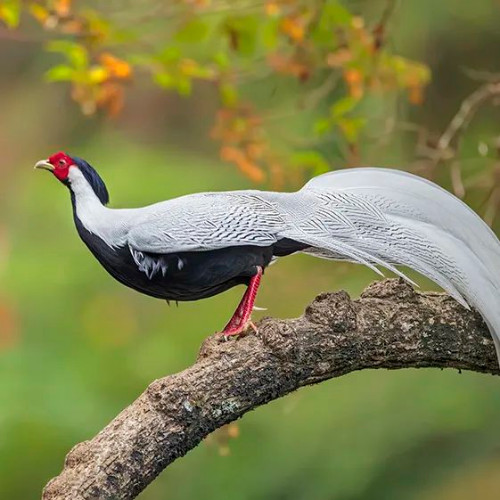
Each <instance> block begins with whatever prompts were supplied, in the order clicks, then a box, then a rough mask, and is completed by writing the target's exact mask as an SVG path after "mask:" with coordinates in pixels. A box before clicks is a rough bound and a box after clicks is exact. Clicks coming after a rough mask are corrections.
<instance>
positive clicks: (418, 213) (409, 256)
mask: <svg viewBox="0 0 500 500" xmlns="http://www.w3.org/2000/svg"><path fill="white" fill-rule="evenodd" d="M283 210H284V211H285V212H287V213H288V215H289V216H290V220H292V221H293V224H292V225H291V227H290V228H287V229H286V230H285V231H284V232H283V234H282V235H281V236H283V237H288V238H291V239H294V240H296V241H300V242H301V243H304V244H307V245H310V247H311V248H310V249H307V250H306V252H308V253H312V254H316V255H318V256H321V257H327V258H336V259H346V260H352V261H355V262H359V263H362V264H365V265H368V266H369V267H371V268H372V269H373V268H375V266H376V265H380V266H383V267H385V268H388V269H390V270H392V271H394V272H396V274H399V275H400V276H403V277H405V278H406V276H404V274H403V273H401V272H400V271H399V270H398V269H397V268H396V267H395V266H397V265H404V266H408V267H410V268H412V269H414V270H416V271H418V272H419V273H421V274H423V275H425V276H427V277H428V278H430V279H431V280H433V281H434V282H435V283H437V284H438V285H439V286H441V287H442V288H443V289H444V290H446V291H447V292H448V293H449V294H450V295H451V296H453V297H454V298H455V299H456V300H457V301H458V302H459V303H461V304H462V305H463V306H465V307H468V306H469V305H470V306H473V307H475V308H476V309H477V310H478V311H479V312H480V313H481V314H482V316H483V318H484V319H485V321H486V323H487V324H488V326H489V328H490V330H491V333H492V335H493V339H494V341H495V346H496V348H497V352H498V353H500V275H499V273H497V269H499V268H500V241H499V240H498V238H497V237H496V236H495V234H494V233H493V232H492V231H491V229H490V228H489V227H488V226H487V225H486V224H485V223H484V221H482V220H481V218H480V217H479V216H478V215H477V214H476V213H475V212H474V211H473V210H471V209H470V208H469V207H468V206H467V205H466V204H465V203H463V202H462V201H461V200H459V199H458V198H456V197H455V196H453V195H452V194H450V193H448V192H447V191H445V190H444V189H442V188H440V187H439V186H437V185H436V184H433V183H431V182H429V181H427V180H425V179H422V178H420V177H417V176H414V175H412V174H408V173H406V172H401V171H397V170H389V169H379V168H357V169H348V170H343V171H339V172H332V173H329V174H325V175H322V176H319V177H316V178H314V179H312V180H311V181H310V182H308V183H307V184H306V185H305V186H304V187H303V188H302V189H301V190H300V191H298V192H297V193H295V195H294V202H293V203H288V202H286V200H285V201H284V204H283Z"/></svg>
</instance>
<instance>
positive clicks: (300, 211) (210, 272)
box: [35, 152, 500, 354]
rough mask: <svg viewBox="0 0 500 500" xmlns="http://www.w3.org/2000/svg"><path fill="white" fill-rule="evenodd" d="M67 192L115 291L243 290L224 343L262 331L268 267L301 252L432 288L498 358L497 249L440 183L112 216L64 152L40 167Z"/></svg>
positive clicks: (200, 294) (360, 173) (187, 200)
mask: <svg viewBox="0 0 500 500" xmlns="http://www.w3.org/2000/svg"><path fill="white" fill-rule="evenodd" d="M35 168H36V169H45V170H48V171H50V172H51V173H52V174H53V175H54V176H55V177H56V178H57V179H58V180H59V181H60V182H61V183H62V184H64V185H65V186H66V187H67V188H68V189H69V191H70V196H71V204H72V209H73V218H74V222H75V225H76V229H77V232H78V234H79V235H80V237H81V239H82V240H83V242H84V243H85V244H86V246H87V247H88V248H89V250H90V251H91V252H92V254H93V255H94V256H95V257H96V259H97V260H98V261H99V262H100V264H101V265H102V266H103V267H104V268H105V269H106V271H107V272H108V273H109V274H111V276H113V277H114V278H115V279H116V280H118V281H119V282H121V283H122V284H124V285H126V286H128V287H130V288H132V289H134V290H137V291H139V292H141V293H143V294H146V295H149V296H152V297H156V298H160V299H164V300H167V301H170V300H173V301H194V300H199V299H203V298H206V297H211V296H214V295H217V294H219V293H222V292H224V291H226V290H228V289H230V288H232V287H234V286H237V285H244V286H246V290H245V292H244V294H243V297H242V299H241V301H240V303H239V304H238V306H237V308H236V310H235V312H234V314H233V316H232V317H231V319H230V320H229V322H228V323H227V325H226V326H225V328H224V329H223V330H222V332H220V333H221V334H222V335H223V337H224V338H229V337H231V336H233V335H239V334H241V333H243V332H244V331H246V330H247V329H248V328H249V327H251V326H254V325H253V323H252V321H251V314H252V310H253V308H254V302H255V298H256V295H257V291H258V289H259V285H260V283H261V278H262V276H263V274H264V271H265V270H266V268H267V267H268V266H269V265H270V264H271V263H273V262H274V261H276V260H277V259H279V258H282V257H286V256H288V255H292V254H296V253H305V254H309V255H312V256H314V257H319V258H324V259H330V260H343V261H349V262H355V263H358V264H363V265H365V266H367V267H369V268H370V269H372V270H374V271H375V272H377V273H378V274H382V272H381V271H380V269H379V268H385V269H388V270H390V271H392V272H393V273H395V274H396V275H398V276H400V277H401V278H403V279H405V280H407V281H409V282H410V283H412V284H415V283H414V282H413V281H412V280H410V279H409V278H408V276H407V275H406V274H405V273H404V272H403V271H402V270H401V269H400V266H405V267H407V268H410V269H413V270H415V271H417V272H418V273H420V274H421V275H424V276H426V277H428V278H430V279H431V280H432V281H433V282H435V283H436V284H437V285H439V286H440V287H441V288H442V289H444V290H445V291H446V292H447V293H448V294H449V295H451V296H452V297H453V298H454V299H455V300H456V301H457V302H458V303H459V304H461V305H462V306H463V307H465V308H467V309H469V308H475V309H476V310H477V311H479V313H480V314H481V315H482V317H483V319H484V321H485V322H486V324H487V326H488V328H489V330H490V332H491V335H492V338H493V341H494V344H495V347H496V349H497V354H500V293H499V292H500V275H499V272H498V270H499V269H500V241H499V240H498V238H497V236H496V235H495V233H494V232H493V231H492V230H491V229H490V227H489V226H488V225H487V224H486V223H485V222H484V221H483V220H482V219H481V218H480V217H479V215H477V214H476V213H475V212H474V211H473V210H472V209H471V208H469V207H468V205H466V204H465V203H464V202H463V201H462V200H460V199H458V198H457V197H455V196H454V195H453V194H451V193H450V192H448V191H446V190H445V189H443V188H441V187H440V186H438V185H437V184H434V183H433V182H431V181H429V180H427V179H424V178H421V177H419V176H416V175H413V174H410V173H408V172H405V171H402V170H396V169H389V168H379V167H359V168H347V169H341V170H336V171H332V172H328V173H325V174H322V175H319V176H317V177H314V178H312V179H311V180H309V181H308V182H307V183H306V184H305V185H304V186H303V187H302V188H301V189H299V190H298V191H295V192H274V191H259V190H239V191H224V192H204V193H195V194H189V195H185V196H181V197H178V198H173V199H169V200H166V201H161V202H158V203H154V204H151V205H148V206H145V207H141V208H110V207H108V206H107V205H108V202H109V195H108V190H107V188H106V185H105V183H104V181H103V180H102V178H101V177H100V175H99V174H98V173H97V171H96V170H95V169H94V168H93V167H92V166H91V165H90V164H89V163H88V162H87V161H85V160H83V159H81V158H79V157H76V156H70V155H68V154H66V153H64V152H58V153H56V154H53V155H52V156H50V157H49V158H48V159H45V160H41V161H38V162H37V163H36V164H35Z"/></svg>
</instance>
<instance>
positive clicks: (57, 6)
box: [53, 0, 71, 17]
mask: <svg viewBox="0 0 500 500" xmlns="http://www.w3.org/2000/svg"><path fill="white" fill-rule="evenodd" d="M53 9H54V11H55V13H56V14H57V15H58V16H59V17H67V16H68V15H69V13H70V10H71V0H55V1H54V2H53Z"/></svg>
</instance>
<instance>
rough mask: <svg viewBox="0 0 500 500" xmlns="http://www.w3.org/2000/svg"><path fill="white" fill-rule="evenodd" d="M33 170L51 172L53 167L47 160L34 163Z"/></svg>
mask: <svg viewBox="0 0 500 500" xmlns="http://www.w3.org/2000/svg"><path fill="white" fill-rule="evenodd" d="M35 168H43V169H44V170H49V171H50V172H53V171H54V170H55V169H54V165H52V163H49V160H40V161H37V162H36V163H35Z"/></svg>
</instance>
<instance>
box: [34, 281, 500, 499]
mask: <svg viewBox="0 0 500 500" xmlns="http://www.w3.org/2000/svg"><path fill="white" fill-rule="evenodd" d="M408 367H414V368H420V367H439V368H457V369H464V370H472V371H476V372H483V373H491V374H495V375H498V374H499V368H498V364H497V360H496V355H495V349H494V346H493V341H492V340H491V337H490V334H489V332H488V330H487V328H486V327H485V325H484V323H483V322H482V320H481V318H480V317H479V316H478V315H477V314H476V313H474V312H471V311H467V310H465V309H464V308H462V307H461V306H460V305H458V304H457V303H456V302H455V301H454V300H453V299H451V298H450V297H448V296H446V295H443V294H438V293H426V294H419V293H416V292H415V291H414V290H413V289H412V288H411V287H410V286H409V285H407V284H405V283H404V282H402V281H400V280H386V281H382V282H378V283H375V284H373V285H371V286H370V287H368V288H367V289H366V290H365V292H364V293H363V294H362V296H361V298H360V299H357V300H351V299H350V298H349V296H348V295H347V293H345V292H338V293H323V294H321V295H319V296H318V297H317V298H316V299H315V300H314V302H313V303H312V304H311V305H309V306H308V307H307V309H306V311H305V313H304V315H303V316H302V317H300V318H297V319H289V320H278V319H264V320H262V321H261V322H260V324H259V331H258V334H254V333H251V334H249V335H247V336H245V337H242V338H239V339H237V340H231V341H228V342H221V341H220V340H219V339H218V338H217V337H215V336H212V337H210V338H208V339H207V340H206V341H205V342H204V344H203V346H202V348H201V351H200V353H199V357H198V360H197V361H196V363H195V364H194V365H193V366H191V367H189V368H188V369H186V370H184V371H183V372H181V373H177V374H175V375H170V376H168V377H165V378H162V379H159V380H156V381H154V382H153V383H152V384H151V385H150V386H149V387H148V388H147V389H146V391H145V392H144V393H143V394H142V395H141V396H139V398H138V399H137V400H136V401H135V402H133V403H132V404H131V405H130V406H129V407H128V408H126V409H125V410H124V411H123V412H122V413H120V414H119V415H118V416H117V417H116V418H115V419H114V420H113V421H112V422H111V423H110V424H109V425H108V426H107V427H106V428H104V429H103V430H102V431H101V432H100V433H99V434H98V435H97V436H96V437H94V438H93V439H91V440H90V441H85V442H83V443H80V444H79V445H77V446H75V447H74V448H73V449H72V450H71V451H70V452H69V454H68V456H67V457H66V462H65V465H64V470H63V471H62V472H61V474H60V475H59V476H58V477H56V478H54V479H52V480H51V481H50V482H49V484H48V485H47V486H46V487H45V490H44V493H43V499H44V500H56V499H57V500H63V499H64V500H79V499H131V498H134V497H136V496H137V495H138V494H139V493H140V492H141V491H142V490H143V489H144V488H145V487H146V486H147V485H148V484H149V483H150V482H151V481H153V479H154V478H155V477H156V476H157V475H158V474H159V473H160V472H161V471H162V470H163V469H164V468H165V467H166V466H167V465H169V464H170V463H172V462H173V461H174V460H176V459H177V458H179V457H181V456H183V455H184V454H185V453H187V452H188V451H189V450H190V449H192V448H194V447H195V446H196V445H197V444H198V443H199V442H200V441H201V440H202V439H203V438H205V437H206V436H207V435H208V434H209V433H211V432H212V431H214V430H215V429H217V428H219V427H221V426H223V425H225V424H227V423H229V422H231V421H233V420H235V419H237V418H239V417H241V416H242V415H243V414H245V413H246V412H247V411H249V410H251V409H253V408H256V407H257V406H260V405H263V404H265V403H267V402H269V401H272V400H274V399H277V398H279V397H281V396H284V395H285V394H288V393H290V392H292V391H294V390H296V389H298V388H299V387H302V386H304V385H310V384H315V383H317V382H321V381H323V380H327V379H330V378H333V377H339V376H341V375H345V374H346V373H350V372H352V371H354V370H362V369H366V368H389V369H394V368H408ZM457 383H459V381H458V379H457Z"/></svg>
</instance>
